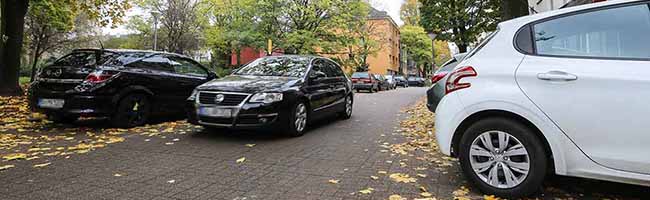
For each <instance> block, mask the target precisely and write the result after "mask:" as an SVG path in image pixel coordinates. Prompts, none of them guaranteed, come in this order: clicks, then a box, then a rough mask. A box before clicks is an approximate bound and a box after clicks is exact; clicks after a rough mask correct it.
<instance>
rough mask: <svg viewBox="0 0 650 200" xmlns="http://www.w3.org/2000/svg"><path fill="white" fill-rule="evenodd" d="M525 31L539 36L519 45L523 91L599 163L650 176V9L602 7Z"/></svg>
mask: <svg viewBox="0 0 650 200" xmlns="http://www.w3.org/2000/svg"><path fill="white" fill-rule="evenodd" d="M529 29H530V31H532V34H531V32H527V31H528V30H529ZM522 30H523V32H525V34H531V35H523V36H522V37H521V38H529V39H530V40H526V39H522V40H521V43H525V42H526V41H530V42H531V44H532V45H518V46H520V47H522V46H523V47H524V48H521V49H522V51H528V52H526V53H527V54H528V55H527V56H525V57H524V59H523V61H522V63H521V64H520V66H519V68H518V70H517V72H516V79H517V82H518V83H519V86H520V87H521V89H522V91H523V92H524V93H525V94H526V95H527V96H528V97H529V98H530V100H532V102H534V103H535V104H536V105H537V106H538V107H539V108H540V109H541V110H542V111H543V112H544V113H545V114H546V115H547V116H548V117H549V118H550V119H551V120H552V121H553V122H554V123H555V124H556V125H557V126H558V127H559V128H560V129H561V130H562V131H563V132H564V133H565V134H566V135H567V136H568V137H569V138H570V139H571V140H572V141H573V142H574V143H575V144H576V145H577V146H578V147H579V148H580V149H581V150H582V151H583V152H584V153H585V154H586V155H587V156H588V157H590V158H591V159H592V160H593V161H595V162H596V163H599V164H600V165H603V166H606V167H609V168H613V169H618V170H624V171H629V172H636V173H645V174H650V167H649V166H650V156H648V153H647V152H650V146H649V145H648V144H650V132H649V131H648V130H650V123H648V120H647V119H648V115H649V114H650V106H648V102H649V100H650V45H649V44H650V37H649V36H650V7H649V6H648V5H647V4H641V3H635V4H626V5H624V6H615V7H608V8H605V9H602V8H601V9H598V10H590V11H588V12H581V13H577V14H570V15H566V16H561V17H559V18H553V19H550V20H543V21H541V22H537V23H533V24H531V25H530V26H529V27H526V28H525V29H522ZM531 37H532V38H531ZM525 47H528V48H525ZM526 49H528V50H526Z"/></svg>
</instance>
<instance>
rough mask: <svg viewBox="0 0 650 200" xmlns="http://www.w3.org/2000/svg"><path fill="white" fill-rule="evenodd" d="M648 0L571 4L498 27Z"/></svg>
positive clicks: (516, 26)
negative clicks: (570, 5)
mask: <svg viewBox="0 0 650 200" xmlns="http://www.w3.org/2000/svg"><path fill="white" fill-rule="evenodd" d="M647 1H648V0H612V1H602V2H596V3H590V4H585V5H580V6H573V7H568V8H562V9H557V10H552V11H546V12H542V13H537V14H533V15H528V16H524V17H519V18H515V19H512V20H508V21H504V22H501V23H499V27H514V28H519V27H521V26H523V25H525V24H528V23H530V22H534V21H537V20H541V19H545V18H548V17H553V16H557V15H563V14H567V13H572V12H576V11H581V10H586V9H591V8H599V7H605V6H611V5H617V4H625V3H632V2H647Z"/></svg>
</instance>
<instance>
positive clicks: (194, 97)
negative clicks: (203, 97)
mask: <svg viewBox="0 0 650 200" xmlns="http://www.w3.org/2000/svg"><path fill="white" fill-rule="evenodd" d="M198 94H199V90H197V89H194V90H192V94H191V95H190V96H189V97H187V100H189V101H193V100H194V99H196V96H197V95H198Z"/></svg>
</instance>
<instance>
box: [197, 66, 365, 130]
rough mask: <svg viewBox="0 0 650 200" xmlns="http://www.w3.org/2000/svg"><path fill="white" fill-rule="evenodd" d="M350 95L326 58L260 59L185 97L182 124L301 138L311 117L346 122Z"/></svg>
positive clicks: (337, 68) (348, 87)
mask: <svg viewBox="0 0 650 200" xmlns="http://www.w3.org/2000/svg"><path fill="white" fill-rule="evenodd" d="M353 97H354V95H353V93H352V82H351V81H350V79H348V77H347V76H346V75H345V74H344V73H343V70H341V67H340V66H339V65H338V64H337V63H336V62H334V61H332V60H330V59H327V58H322V57H315V56H271V57H263V58H259V59H257V60H255V61H253V62H251V63H250V64H248V65H246V66H243V67H241V68H240V69H238V70H236V71H235V72H233V73H232V74H231V75H229V76H226V77H223V78H220V79H216V80H213V81H210V82H208V83H205V84H203V85H201V86H199V87H198V88H197V89H196V90H195V91H194V92H193V94H192V95H191V96H190V98H188V99H187V101H188V106H189V107H190V109H188V110H189V111H190V112H189V113H188V115H189V116H188V121H189V122H190V123H193V124H197V125H201V126H206V127H226V128H276V127H277V128H278V129H280V130H282V131H284V132H285V133H286V134H288V135H290V136H301V135H303V134H304V132H305V130H306V127H307V125H308V122H310V121H313V120H315V119H319V118H320V119H322V118H323V117H327V116H332V115H339V116H340V117H341V118H343V119H349V118H350V116H351V115H352V102H353ZM274 130H277V129H274Z"/></svg>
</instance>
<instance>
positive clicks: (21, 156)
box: [2, 153, 27, 161]
mask: <svg viewBox="0 0 650 200" xmlns="http://www.w3.org/2000/svg"><path fill="white" fill-rule="evenodd" d="M2 158H4V159H5V161H10V160H18V159H25V158H27V154H24V153H12V154H9V155H5V156H3V157H2Z"/></svg>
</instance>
